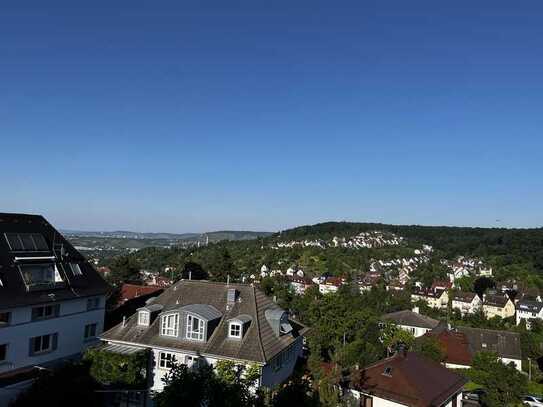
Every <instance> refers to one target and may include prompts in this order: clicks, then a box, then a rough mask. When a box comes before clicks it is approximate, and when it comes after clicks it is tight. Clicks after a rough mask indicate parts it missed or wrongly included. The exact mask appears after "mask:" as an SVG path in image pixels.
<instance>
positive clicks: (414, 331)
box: [396, 325, 431, 338]
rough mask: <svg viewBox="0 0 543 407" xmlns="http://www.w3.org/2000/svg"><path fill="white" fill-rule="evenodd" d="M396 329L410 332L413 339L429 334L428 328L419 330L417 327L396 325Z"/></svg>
mask: <svg viewBox="0 0 543 407" xmlns="http://www.w3.org/2000/svg"><path fill="white" fill-rule="evenodd" d="M396 326H397V327H398V328H400V329H403V330H404V331H407V332H410V333H411V334H412V335H413V336H414V337H415V338H418V337H419V336H422V335H424V334H425V333H427V332H430V331H431V329H430V328H421V327H419V326H411V325H396Z"/></svg>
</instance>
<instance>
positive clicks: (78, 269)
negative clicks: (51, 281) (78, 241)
mask: <svg viewBox="0 0 543 407" xmlns="http://www.w3.org/2000/svg"><path fill="white" fill-rule="evenodd" d="M70 269H71V270H72V273H73V275H74V276H82V275H83V272H82V271H81V267H80V266H79V264H77V263H70Z"/></svg>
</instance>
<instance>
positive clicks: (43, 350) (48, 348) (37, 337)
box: [32, 334, 53, 355]
mask: <svg viewBox="0 0 543 407" xmlns="http://www.w3.org/2000/svg"><path fill="white" fill-rule="evenodd" d="M46 336H48V337H49V346H48V347H47V348H43V338H45V337H46ZM38 340H39V341H40V349H39V350H36V342H37V341H38ZM52 350H53V335H52V334H47V335H40V336H36V337H34V340H33V341H32V353H33V354H34V355H39V354H42V353H47V352H50V351H52Z"/></svg>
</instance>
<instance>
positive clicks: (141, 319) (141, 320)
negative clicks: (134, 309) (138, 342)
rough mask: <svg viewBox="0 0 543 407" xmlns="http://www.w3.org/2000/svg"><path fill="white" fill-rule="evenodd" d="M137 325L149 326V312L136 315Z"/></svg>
mask: <svg viewBox="0 0 543 407" xmlns="http://www.w3.org/2000/svg"><path fill="white" fill-rule="evenodd" d="M138 325H143V326H149V312H147V311H140V312H139V313H138Z"/></svg>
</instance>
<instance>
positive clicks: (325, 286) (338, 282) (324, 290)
mask: <svg viewBox="0 0 543 407" xmlns="http://www.w3.org/2000/svg"><path fill="white" fill-rule="evenodd" d="M342 285H343V279H342V278H340V277H327V278H326V279H325V280H323V281H321V282H320V283H319V291H320V293H321V294H329V293H335V292H336V291H337V290H339V287H341V286H342Z"/></svg>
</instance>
